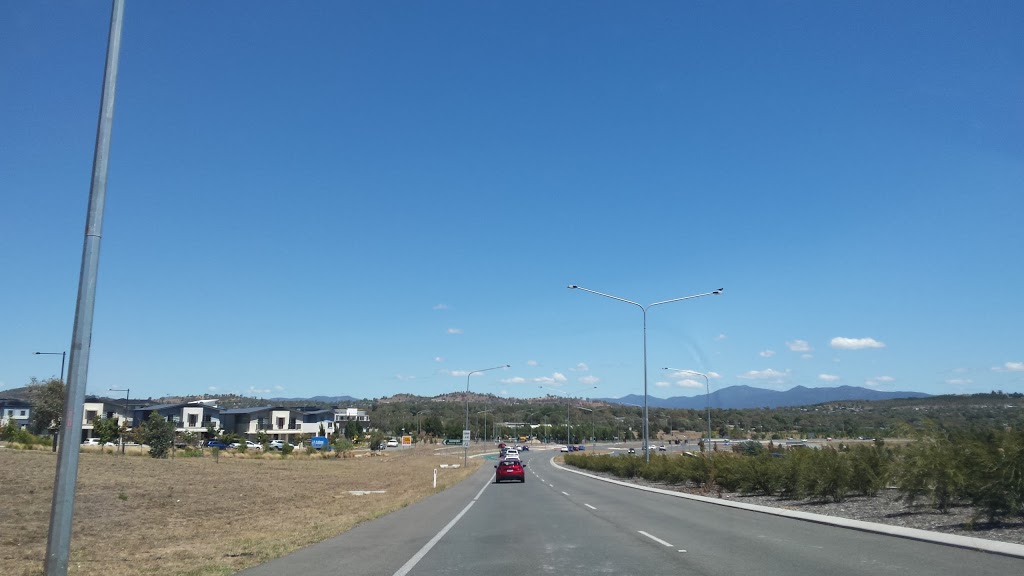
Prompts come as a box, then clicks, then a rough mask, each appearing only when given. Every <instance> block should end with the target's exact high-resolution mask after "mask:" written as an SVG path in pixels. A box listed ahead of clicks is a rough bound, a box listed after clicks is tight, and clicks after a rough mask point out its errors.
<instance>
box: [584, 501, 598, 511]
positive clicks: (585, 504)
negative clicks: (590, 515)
mask: <svg viewBox="0 0 1024 576" xmlns="http://www.w3.org/2000/svg"><path fill="white" fill-rule="evenodd" d="M583 505H584V506H586V507H587V508H590V509H591V510H597V508H594V507H593V506H591V505H590V504H587V503H586V502H584V503H583Z"/></svg>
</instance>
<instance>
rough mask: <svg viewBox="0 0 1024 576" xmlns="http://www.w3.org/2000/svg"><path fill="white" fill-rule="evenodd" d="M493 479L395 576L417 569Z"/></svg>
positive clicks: (403, 575)
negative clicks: (417, 565) (420, 562)
mask: <svg viewBox="0 0 1024 576" xmlns="http://www.w3.org/2000/svg"><path fill="white" fill-rule="evenodd" d="M493 479H494V476H491V477H490V478H489V479H488V480H487V484H484V487H483V488H481V489H480V491H479V492H477V493H476V496H474V497H473V500H472V501H471V502H470V503H469V504H466V507H465V508H463V509H462V512H459V513H458V515H457V516H455V518H452V521H451V522H449V523H448V524H447V525H446V526H445V527H444V528H442V529H441V531H440V532H438V533H437V534H435V535H434V537H433V538H431V539H430V542H427V543H426V544H424V545H423V548H420V551H419V552H417V553H416V554H414V555H413V557H412V558H409V561H408V562H406V563H405V564H403V565H402V567H401V568H399V569H398V572H395V574H394V576H405V575H406V574H408V573H409V571H410V570H412V569H413V568H415V567H416V564H419V561H420V560H422V559H423V557H424V556H426V555H427V552H430V549H431V548H433V547H434V545H436V544H437V543H438V541H440V540H441V538H444V535H445V534H447V533H448V531H449V530H451V529H452V526H455V523H456V522H458V521H459V520H461V519H462V517H463V516H465V515H466V512H469V509H470V508H472V507H473V504H476V501H477V499H478V498H480V495H481V494H483V493H484V490H486V489H487V487H488V486H490V485H491V481H492V480H493Z"/></svg>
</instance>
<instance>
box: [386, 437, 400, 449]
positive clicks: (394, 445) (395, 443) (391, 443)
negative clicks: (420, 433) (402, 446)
mask: <svg viewBox="0 0 1024 576" xmlns="http://www.w3.org/2000/svg"><path fill="white" fill-rule="evenodd" d="M388 448H398V440H395V439H394V438H392V439H391V440H388Z"/></svg>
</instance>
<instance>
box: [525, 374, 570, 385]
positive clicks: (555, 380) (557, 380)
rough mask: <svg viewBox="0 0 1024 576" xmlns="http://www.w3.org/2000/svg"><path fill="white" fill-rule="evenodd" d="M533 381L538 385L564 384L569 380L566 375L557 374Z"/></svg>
mask: <svg viewBox="0 0 1024 576" xmlns="http://www.w3.org/2000/svg"><path fill="white" fill-rule="evenodd" d="M533 381H534V382H536V383H538V384H564V383H565V382H566V381H568V378H566V377H565V374H562V373H561V372H555V373H554V374H552V375H551V376H541V377H539V378H534V379H533Z"/></svg>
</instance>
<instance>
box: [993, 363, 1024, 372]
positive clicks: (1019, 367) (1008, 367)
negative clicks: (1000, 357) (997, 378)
mask: <svg viewBox="0 0 1024 576" xmlns="http://www.w3.org/2000/svg"><path fill="white" fill-rule="evenodd" d="M992 370H993V371H994V372H1024V362H1004V363H1003V365H1002V366H994V367H993V368H992Z"/></svg>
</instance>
